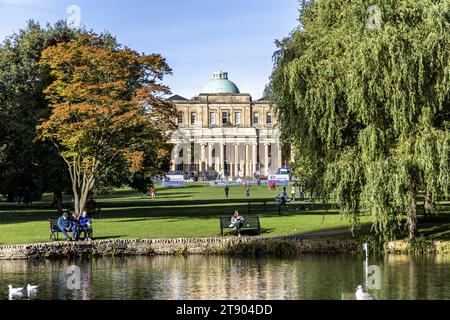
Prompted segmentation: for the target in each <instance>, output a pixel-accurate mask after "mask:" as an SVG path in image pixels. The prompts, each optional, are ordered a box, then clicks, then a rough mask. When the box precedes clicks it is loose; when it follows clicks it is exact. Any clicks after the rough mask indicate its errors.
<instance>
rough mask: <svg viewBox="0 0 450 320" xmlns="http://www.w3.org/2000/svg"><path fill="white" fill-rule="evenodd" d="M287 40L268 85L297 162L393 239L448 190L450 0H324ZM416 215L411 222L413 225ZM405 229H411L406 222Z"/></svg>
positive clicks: (325, 190)
mask: <svg viewBox="0 0 450 320" xmlns="http://www.w3.org/2000/svg"><path fill="white" fill-rule="evenodd" d="M300 12H301V16H300V20H299V21H300V25H299V27H298V28H297V29H296V30H295V31H293V32H292V34H291V35H289V36H288V37H287V38H285V39H284V40H283V41H280V42H278V46H279V50H278V51H277V52H276V53H275V56H274V61H275V66H274V71H273V74H272V78H271V85H270V88H269V90H268V92H271V94H272V99H273V100H274V103H275V104H276V110H277V115H278V119H279V122H280V127H281V130H282V131H283V134H284V135H285V136H289V137H291V138H292V143H293V145H294V147H295V149H296V155H297V159H296V164H295V166H296V170H297V173H298V174H299V175H301V176H303V178H304V179H305V181H306V183H307V184H308V186H309V188H310V189H312V190H313V191H314V192H315V193H316V194H320V195H323V196H327V197H333V198H335V199H337V201H338V202H339V204H340V207H341V211H342V213H343V214H345V215H347V216H349V217H350V218H351V220H352V222H353V223H354V224H357V223H358V222H359V216H360V214H361V213H368V214H370V215H371V216H372V217H373V222H374V224H373V225H374V229H375V231H376V233H377V234H378V235H379V236H380V237H381V239H382V240H387V239H391V238H394V237H395V234H396V233H397V232H398V231H399V230H405V229H406V228H407V229H408V232H409V237H410V239H412V238H414V237H415V236H416V235H417V202H418V194H419V193H420V192H427V193H429V194H430V195H431V194H432V195H434V196H437V195H441V196H442V195H448V188H449V179H450V160H449V153H450V147H449V144H450V131H449V130H450V94H449V91H450V90H449V89H450V1H448V0H441V1H439V0H385V1H376V0H375V1H374V0H370V1H366V0H315V1H309V2H308V3H307V4H306V5H304V6H303V7H302V10H301V11H300ZM405 221H406V224H405ZM404 228H405V229H404Z"/></svg>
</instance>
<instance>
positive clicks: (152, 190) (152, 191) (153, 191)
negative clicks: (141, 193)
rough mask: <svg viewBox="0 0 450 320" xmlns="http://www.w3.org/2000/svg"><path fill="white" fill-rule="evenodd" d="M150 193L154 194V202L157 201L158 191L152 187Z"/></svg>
mask: <svg viewBox="0 0 450 320" xmlns="http://www.w3.org/2000/svg"><path fill="white" fill-rule="evenodd" d="M150 193H151V194H152V200H155V199H156V189H155V187H152V188H151V189H150Z"/></svg>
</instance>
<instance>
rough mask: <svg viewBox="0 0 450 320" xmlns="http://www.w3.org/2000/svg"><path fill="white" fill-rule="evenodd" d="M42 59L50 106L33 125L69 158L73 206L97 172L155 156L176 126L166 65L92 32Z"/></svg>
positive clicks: (137, 165) (136, 166)
mask: <svg viewBox="0 0 450 320" xmlns="http://www.w3.org/2000/svg"><path fill="white" fill-rule="evenodd" d="M40 66H41V68H42V70H43V72H48V73H49V74H50V75H51V77H52V78H53V82H52V83H51V85H50V86H48V88H46V89H45V91H44V92H45V95H46V98H47V99H48V101H49V103H50V106H51V108H52V113H51V115H50V117H49V118H47V119H44V120H43V121H42V123H41V124H40V125H39V126H38V127H37V130H38V134H39V139H41V140H46V141H51V142H52V143H53V144H54V145H55V146H56V147H57V148H58V150H59V154H60V155H61V157H62V158H63V159H64V161H65V163H66V164H67V168H68V170H69V173H70V178H71V181H72V191H73V195H74V201H75V211H76V213H77V214H80V212H81V211H82V210H83V208H84V204H85V202H86V199H87V196H88V193H89V192H90V191H91V190H92V188H93V187H94V185H95V183H96V179H98V178H99V177H101V176H102V175H104V173H105V172H107V171H108V170H109V169H110V168H111V167H119V166H120V165H118V164H122V165H123V166H125V167H126V168H127V169H128V170H129V172H130V173H134V172H138V171H139V170H141V168H142V166H143V163H144V160H145V159H146V158H151V159H152V158H153V159H156V158H157V157H158V154H160V153H161V150H162V149H163V148H164V146H165V144H166V142H167V140H168V136H169V134H170V132H171V130H172V129H174V122H173V119H174V118H175V117H174V115H175V112H174V106H173V105H172V104H171V103H169V102H167V101H166V100H164V99H163V97H164V95H166V94H168V93H169V88H168V87H166V86H165V85H163V84H162V83H161V82H162V80H163V77H164V76H165V75H167V74H169V73H170V72H171V69H170V68H169V67H168V65H167V64H166V62H165V59H164V58H163V57H162V56H160V55H158V54H151V55H144V54H139V53H137V52H135V51H133V50H131V49H129V48H122V47H120V46H117V45H115V46H114V45H111V43H106V42H105V41H103V40H102V38H100V37H98V36H97V35H95V34H92V33H90V34H83V35H81V36H79V37H78V39H77V40H76V41H73V42H70V43H60V44H57V45H55V46H52V47H49V48H47V49H46V50H44V52H43V53H42V58H41V60H40Z"/></svg>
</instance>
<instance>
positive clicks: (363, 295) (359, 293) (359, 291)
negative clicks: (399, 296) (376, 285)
mask: <svg viewBox="0 0 450 320" xmlns="http://www.w3.org/2000/svg"><path fill="white" fill-rule="evenodd" d="M356 300H374V298H373V297H372V296H371V295H370V294H369V293H367V292H364V291H363V287H362V286H361V285H360V286H358V288H356Z"/></svg>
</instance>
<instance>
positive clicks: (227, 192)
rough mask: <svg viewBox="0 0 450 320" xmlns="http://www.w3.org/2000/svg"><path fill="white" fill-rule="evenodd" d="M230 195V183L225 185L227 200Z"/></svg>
mask: <svg viewBox="0 0 450 320" xmlns="http://www.w3.org/2000/svg"><path fill="white" fill-rule="evenodd" d="M229 193H230V187H229V186H228V183H227V184H226V185H225V198H227V199H228V195H229Z"/></svg>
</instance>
